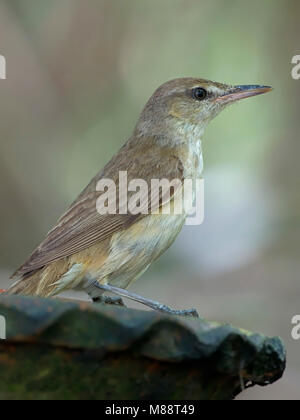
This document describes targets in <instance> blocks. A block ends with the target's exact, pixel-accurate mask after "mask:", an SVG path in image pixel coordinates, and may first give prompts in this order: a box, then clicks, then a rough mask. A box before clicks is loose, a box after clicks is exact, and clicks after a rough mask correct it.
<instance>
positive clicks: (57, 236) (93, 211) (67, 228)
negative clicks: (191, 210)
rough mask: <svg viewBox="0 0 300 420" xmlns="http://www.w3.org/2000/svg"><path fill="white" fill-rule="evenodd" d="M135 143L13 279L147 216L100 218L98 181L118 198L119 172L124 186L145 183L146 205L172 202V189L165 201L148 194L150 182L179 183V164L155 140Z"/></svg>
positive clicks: (87, 191)
mask: <svg viewBox="0 0 300 420" xmlns="http://www.w3.org/2000/svg"><path fill="white" fill-rule="evenodd" d="M139 141H140V142H142V143H141V144H140V143H138V142H137V140H136V139H131V140H129V141H128V142H127V143H126V144H125V146H123V148H122V149H121V150H120V151H119V152H118V153H117V154H116V155H115V156H114V157H113V158H112V160H111V161H110V162H109V163H108V164H107V165H106V166H105V168H104V169H103V170H102V171H101V172H100V173H98V174H97V175H96V177H95V178H94V179H93V180H92V181H91V182H90V184H89V185H88V186H87V188H86V189H85V190H84V191H83V192H82V193H81V194H80V196H79V197H78V198H77V200H75V201H74V203H73V204H72V205H71V206H70V208H69V209H68V210H67V211H66V213H65V214H64V215H63V216H62V217H61V218H60V219H59V221H58V223H57V225H56V226H55V227H54V229H52V230H51V231H50V232H49V233H48V235H47V236H46V238H45V240H44V241H43V242H42V243H41V244H40V246H39V247H38V248H37V249H36V250H35V251H34V252H33V254H32V255H31V256H30V257H29V259H28V260H27V261H26V262H25V263H24V264H23V265H22V266H21V267H20V268H19V269H18V270H17V272H16V273H15V274H14V276H21V277H27V276H28V275H30V274H31V273H33V272H35V271H36V270H39V269H40V268H42V267H44V266H46V265H48V264H50V263H51V262H54V261H57V260H60V259H62V258H65V257H69V256H71V255H74V254H76V253H78V252H80V251H83V250H84V249H87V248H88V247H90V246H92V245H94V244H96V243H98V242H101V241H103V240H105V239H107V238H108V237H110V236H111V235H113V234H114V233H115V232H118V231H120V230H122V229H126V228H127V227H129V226H130V225H132V224H133V223H135V222H136V221H138V220H139V219H141V218H142V217H146V216H147V215H145V214H142V210H141V213H139V214H137V215H132V214H125V215H124V214H118V212H117V214H106V215H100V214H99V213H98V212H97V208H96V204H97V200H98V198H99V197H100V195H101V192H99V191H97V189H96V187H97V184H98V181H100V180H101V179H104V178H106V179H107V178H109V179H112V180H113V181H114V182H115V183H116V185H117V196H118V190H119V188H118V187H119V171H127V176H128V182H129V181H130V180H132V179H144V180H145V181H146V182H147V183H148V187H149V193H148V198H149V201H148V202H149V203H150V197H151V198H152V200H153V199H156V200H157V202H158V203H159V206H161V205H162V204H163V203H164V202H165V201H166V200H170V199H172V197H173V196H174V194H175V193H176V190H177V188H176V187H175V188H174V189H173V190H172V192H171V195H170V196H169V197H168V198H167V199H166V198H165V197H159V198H158V197H155V196H153V194H152V193H151V188H150V185H151V179H152V178H156V179H168V180H173V179H178V180H181V181H182V180H183V165H182V162H181V160H180V159H179V157H178V156H176V155H175V154H172V153H170V150H169V149H166V148H162V147H161V146H158V145H157V142H156V139H155V138H148V139H143V140H139ZM151 194H152V196H151ZM128 195H130V193H129V194H128ZM117 210H118V206H117ZM149 210H150V208H149ZM152 210H153V209H152ZM14 276H13V277H14Z"/></svg>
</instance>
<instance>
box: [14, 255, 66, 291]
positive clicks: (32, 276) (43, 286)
mask: <svg viewBox="0 0 300 420" xmlns="http://www.w3.org/2000/svg"><path fill="white" fill-rule="evenodd" d="M67 271H68V261H67V260H60V261H56V262H53V263H52V264H50V265H48V266H46V267H43V268H41V269H39V270H37V271H35V272H32V273H27V274H26V275H23V276H22V277H21V278H20V279H19V280H18V281H17V282H16V283H14V284H13V285H12V286H11V288H10V289H8V291H7V294H9V295H25V296H28V295H29V296H41V297H49V296H53V295H54V294H55V291H56V289H57V282H58V281H59V280H60V279H61V278H62V277H63V276H64V274H65V273H66V272H67Z"/></svg>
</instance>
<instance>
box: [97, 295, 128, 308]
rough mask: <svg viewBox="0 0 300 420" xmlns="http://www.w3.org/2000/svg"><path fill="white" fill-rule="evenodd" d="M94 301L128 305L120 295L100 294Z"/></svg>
mask: <svg viewBox="0 0 300 420" xmlns="http://www.w3.org/2000/svg"><path fill="white" fill-rule="evenodd" d="M93 302H94V303H104V304H105V305H116V306H123V307H126V305H125V303H124V301H123V299H122V298H120V297H110V296H105V295H102V296H99V297H97V298H94V299H93Z"/></svg>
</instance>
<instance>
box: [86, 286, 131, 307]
mask: <svg viewBox="0 0 300 420" xmlns="http://www.w3.org/2000/svg"><path fill="white" fill-rule="evenodd" d="M95 286H96V285H95V284H94V283H92V284H90V285H89V286H88V287H87V288H86V289H85V291H86V293H87V294H88V295H89V297H90V298H91V299H92V301H93V302H94V303H105V304H107V305H117V306H126V305H125V303H124V302H123V299H122V298H120V297H119V296H116V297H110V296H106V295H104V294H103V290H100V289H99V287H95Z"/></svg>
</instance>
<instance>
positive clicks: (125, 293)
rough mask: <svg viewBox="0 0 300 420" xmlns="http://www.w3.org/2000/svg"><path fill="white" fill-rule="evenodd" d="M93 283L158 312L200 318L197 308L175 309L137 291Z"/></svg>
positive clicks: (99, 287)
mask: <svg viewBox="0 0 300 420" xmlns="http://www.w3.org/2000/svg"><path fill="white" fill-rule="evenodd" d="M93 285H94V286H95V287H96V288H98V289H101V290H106V291H107V292H111V293H115V294H116V295H119V296H123V297H125V298H128V299H131V300H134V301H135V302H139V303H141V304H143V305H146V306H148V307H149V308H152V309H154V310H155V311H158V312H163V313H166V314H171V315H178V316H192V317H195V318H199V315H198V313H197V311H196V309H186V310H175V309H172V308H170V307H168V306H166V305H163V304H161V303H159V302H156V301H155V300H152V299H147V298H144V297H142V296H139V295H137V294H136V293H132V292H129V291H128V290H125V289H120V288H119V287H114V286H111V285H108V284H100V283H98V282H96V283H94V284H93Z"/></svg>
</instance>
